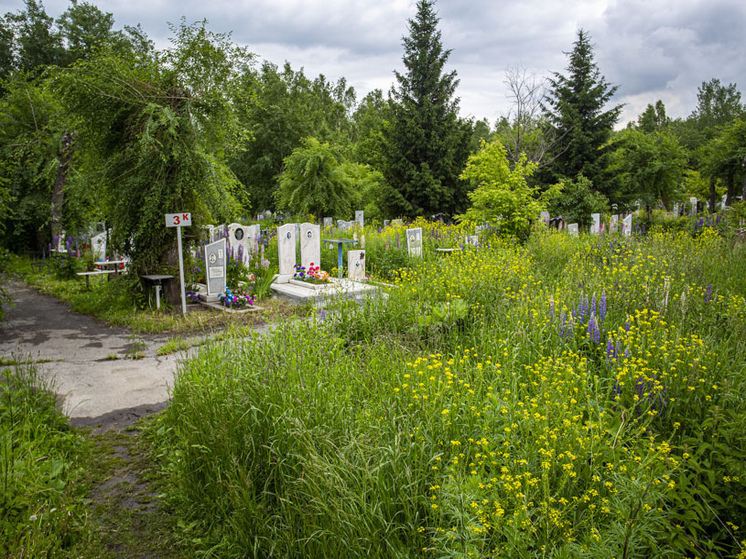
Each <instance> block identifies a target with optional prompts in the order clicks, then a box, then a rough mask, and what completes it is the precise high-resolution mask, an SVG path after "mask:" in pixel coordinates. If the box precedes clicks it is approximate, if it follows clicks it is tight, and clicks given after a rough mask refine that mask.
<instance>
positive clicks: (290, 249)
mask: <svg viewBox="0 0 746 559" xmlns="http://www.w3.org/2000/svg"><path fill="white" fill-rule="evenodd" d="M295 225H296V224H295V223H286V224H285V225H281V226H280V227H278V228H277V260H278V261H279V265H280V275H281V276H287V275H290V276H292V275H293V274H295V263H296V262H297V260H296V257H295V246H296V244H297V240H296V237H295Z"/></svg>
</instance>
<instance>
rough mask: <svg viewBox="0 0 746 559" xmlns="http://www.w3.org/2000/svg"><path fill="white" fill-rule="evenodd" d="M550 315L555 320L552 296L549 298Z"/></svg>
mask: <svg viewBox="0 0 746 559" xmlns="http://www.w3.org/2000/svg"><path fill="white" fill-rule="evenodd" d="M549 314H551V315H552V318H554V296H551V297H550V298H549Z"/></svg>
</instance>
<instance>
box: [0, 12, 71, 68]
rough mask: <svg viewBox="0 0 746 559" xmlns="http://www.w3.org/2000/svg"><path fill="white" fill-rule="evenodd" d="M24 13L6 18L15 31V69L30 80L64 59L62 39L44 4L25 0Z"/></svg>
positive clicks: (13, 14) (10, 14)
mask: <svg viewBox="0 0 746 559" xmlns="http://www.w3.org/2000/svg"><path fill="white" fill-rule="evenodd" d="M24 4H25V10H20V11H18V12H16V13H8V14H6V15H5V19H6V21H7V22H8V23H9V24H10V27H11V28H12V30H13V36H14V40H13V42H12V45H13V60H14V63H13V66H14V68H15V69H16V70H21V71H24V72H26V73H27V74H28V75H29V76H31V77H36V76H38V75H40V74H41V73H42V72H43V71H44V70H46V68H47V67H48V66H52V65H57V64H60V63H61V62H62V61H63V59H64V55H65V50H64V47H63V38H62V35H61V34H60V32H59V30H57V29H56V27H55V24H54V19H53V18H52V17H51V16H49V15H48V14H47V12H46V10H45V9H44V6H43V4H42V3H41V2H37V1H36V0H25V1H24Z"/></svg>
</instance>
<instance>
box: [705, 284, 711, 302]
mask: <svg viewBox="0 0 746 559" xmlns="http://www.w3.org/2000/svg"><path fill="white" fill-rule="evenodd" d="M710 301H712V284H711V283H710V284H708V285H707V289H706V290H705V303H709V302H710Z"/></svg>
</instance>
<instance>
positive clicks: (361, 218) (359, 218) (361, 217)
mask: <svg viewBox="0 0 746 559" xmlns="http://www.w3.org/2000/svg"><path fill="white" fill-rule="evenodd" d="M355 222H356V223H357V224H358V225H359V226H360V229H364V228H365V212H364V211H363V210H358V211H356V212H355Z"/></svg>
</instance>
